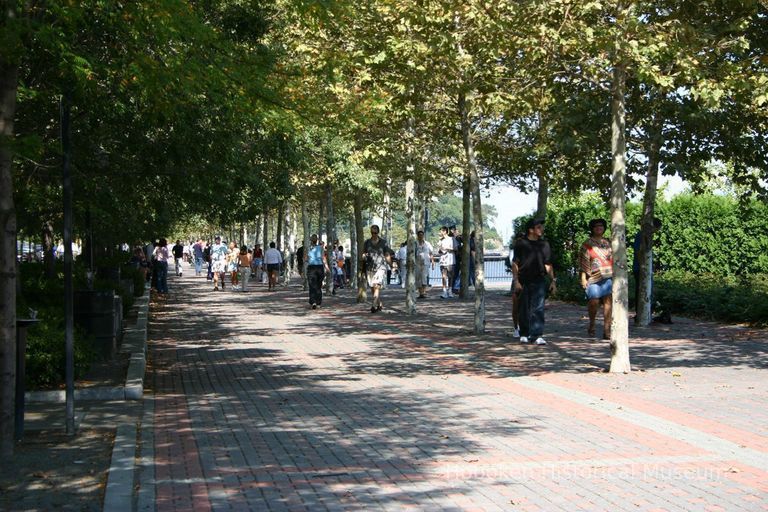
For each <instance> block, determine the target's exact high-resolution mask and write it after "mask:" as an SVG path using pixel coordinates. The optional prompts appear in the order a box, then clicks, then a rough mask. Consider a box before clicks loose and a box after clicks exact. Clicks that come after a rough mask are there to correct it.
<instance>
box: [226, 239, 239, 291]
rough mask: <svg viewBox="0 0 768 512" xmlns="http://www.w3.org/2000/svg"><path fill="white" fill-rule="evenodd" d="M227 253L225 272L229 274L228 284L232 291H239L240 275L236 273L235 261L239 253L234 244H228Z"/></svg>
mask: <svg viewBox="0 0 768 512" xmlns="http://www.w3.org/2000/svg"><path fill="white" fill-rule="evenodd" d="M228 249H229V252H228V253H227V272H229V282H230V283H231V284H232V290H237V289H239V284H240V280H239V278H240V275H239V273H238V272H237V259H238V256H239V255H240V251H239V250H238V249H237V245H236V244H235V242H229V247H228Z"/></svg>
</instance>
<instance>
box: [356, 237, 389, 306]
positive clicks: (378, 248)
mask: <svg viewBox="0 0 768 512" xmlns="http://www.w3.org/2000/svg"><path fill="white" fill-rule="evenodd" d="M361 259H362V263H364V264H365V270H366V277H367V280H368V286H369V287H370V288H371V296H372V297H373V298H372V301H371V313H376V312H377V311H381V309H382V307H383V305H382V303H381V288H382V286H383V285H384V282H385V281H386V279H387V270H388V269H389V265H390V264H391V263H392V250H391V249H390V248H389V246H388V245H387V242H386V241H385V240H384V239H383V238H380V237H379V226H377V225H376V224H374V225H372V226H371V238H369V239H368V240H366V241H365V243H364V244H363V254H362V255H361Z"/></svg>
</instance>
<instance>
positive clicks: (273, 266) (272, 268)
mask: <svg viewBox="0 0 768 512" xmlns="http://www.w3.org/2000/svg"><path fill="white" fill-rule="evenodd" d="M279 271H280V264H279V263H269V264H268V265H267V272H279Z"/></svg>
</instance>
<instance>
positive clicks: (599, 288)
mask: <svg viewBox="0 0 768 512" xmlns="http://www.w3.org/2000/svg"><path fill="white" fill-rule="evenodd" d="M612 287H613V279H611V278H610V277H609V278H607V279H603V280H602V281H599V282H597V283H594V284H590V285H588V286H587V290H586V293H587V298H588V299H590V300H592V299H602V298H603V297H605V296H607V295H610V294H611V293H613V288H612Z"/></svg>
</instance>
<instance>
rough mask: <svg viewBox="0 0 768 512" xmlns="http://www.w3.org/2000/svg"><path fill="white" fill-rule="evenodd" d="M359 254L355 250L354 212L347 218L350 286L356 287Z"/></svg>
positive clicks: (355, 229)
mask: <svg viewBox="0 0 768 512" xmlns="http://www.w3.org/2000/svg"><path fill="white" fill-rule="evenodd" d="M359 259H360V256H359V254H358V252H357V228H356V224H355V212H354V211H353V212H352V215H351V216H350V218H349V275H350V277H351V278H352V279H351V281H352V282H351V283H350V286H351V287H352V288H357V269H358V268H359V267H360V265H359V261H358V260H359Z"/></svg>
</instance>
